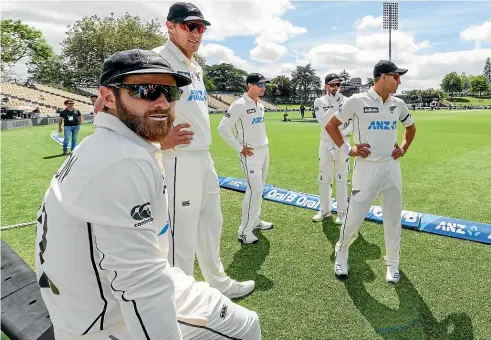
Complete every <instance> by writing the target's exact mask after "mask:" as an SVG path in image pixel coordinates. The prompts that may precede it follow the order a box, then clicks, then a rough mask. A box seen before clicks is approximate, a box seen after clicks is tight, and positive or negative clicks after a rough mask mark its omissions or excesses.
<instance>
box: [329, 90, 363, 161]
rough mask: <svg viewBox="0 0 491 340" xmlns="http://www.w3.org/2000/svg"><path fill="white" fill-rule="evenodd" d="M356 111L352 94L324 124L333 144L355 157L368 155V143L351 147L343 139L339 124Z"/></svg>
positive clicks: (354, 98) (351, 116) (348, 118)
mask: <svg viewBox="0 0 491 340" xmlns="http://www.w3.org/2000/svg"><path fill="white" fill-rule="evenodd" d="M355 112H356V97H354V96H352V97H350V98H348V100H347V101H346V102H345V103H344V105H342V106H340V107H339V109H338V110H337V112H336V113H335V114H334V115H333V116H331V118H329V121H328V122H327V125H326V131H327V133H328V134H329V136H330V137H331V139H332V140H333V142H334V144H336V146H337V147H338V148H340V149H341V151H343V152H344V153H346V154H347V155H349V156H352V157H356V156H360V157H363V158H365V157H368V155H369V154H370V145H368V144H357V145H355V146H354V147H351V146H350V145H349V144H348V143H347V142H345V141H344V139H343V135H342V134H341V131H340V130H339V126H340V125H341V124H343V123H345V122H347V121H348V120H350V119H352V118H353V115H354V114H355Z"/></svg>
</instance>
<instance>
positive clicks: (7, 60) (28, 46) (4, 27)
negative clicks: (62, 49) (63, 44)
mask: <svg viewBox="0 0 491 340" xmlns="http://www.w3.org/2000/svg"><path fill="white" fill-rule="evenodd" d="M1 45H2V48H1V64H0V68H1V72H2V73H3V72H4V71H6V70H7V69H8V68H9V67H11V66H13V65H14V64H15V63H17V62H18V61H19V60H21V59H22V58H25V57H27V58H29V59H30V60H32V59H37V60H44V59H47V58H50V57H51V56H53V54H54V53H53V49H52V48H51V46H49V45H48V43H47V42H46V40H45V39H44V37H43V34H42V33H41V32H40V31H39V30H37V29H35V28H33V27H30V26H28V25H25V24H23V23H22V22H21V21H20V20H17V21H13V20H11V19H7V20H1Z"/></svg>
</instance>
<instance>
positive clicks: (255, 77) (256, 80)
mask: <svg viewBox="0 0 491 340" xmlns="http://www.w3.org/2000/svg"><path fill="white" fill-rule="evenodd" d="M261 83H269V80H266V78H265V77H264V76H263V75H262V74H261V73H251V74H249V75H248V76H247V78H246V84H261Z"/></svg>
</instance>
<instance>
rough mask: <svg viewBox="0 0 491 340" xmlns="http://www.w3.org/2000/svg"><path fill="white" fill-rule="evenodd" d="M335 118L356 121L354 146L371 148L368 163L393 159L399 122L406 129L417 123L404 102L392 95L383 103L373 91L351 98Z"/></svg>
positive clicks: (354, 122)
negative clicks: (363, 144) (366, 144)
mask: <svg viewBox="0 0 491 340" xmlns="http://www.w3.org/2000/svg"><path fill="white" fill-rule="evenodd" d="M335 115H336V118H338V119H339V121H341V122H342V123H344V122H346V121H347V120H348V119H353V125H354V127H353V130H354V139H355V143H356V144H362V143H368V144H369V145H370V151H371V154H370V156H368V157H367V158H364V159H365V160H368V161H381V162H384V161H389V160H391V159H392V151H393V150H394V145H395V143H396V142H397V122H398V121H400V122H401V123H402V125H403V126H404V127H408V126H411V125H413V124H414V120H413V118H412V116H411V114H410V113H409V110H408V108H407V105H406V103H404V101H403V100H402V99H399V98H397V97H394V96H389V97H388V98H387V101H386V102H385V103H384V102H383V100H382V98H381V97H380V96H379V95H378V94H377V93H376V92H375V90H374V89H373V88H371V89H370V90H368V91H367V92H364V93H357V94H354V95H352V96H351V97H349V98H348V100H346V102H345V103H344V105H343V106H342V107H341V108H339V109H338V111H337V112H336V114H335Z"/></svg>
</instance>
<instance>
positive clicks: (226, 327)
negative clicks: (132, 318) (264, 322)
mask: <svg viewBox="0 0 491 340" xmlns="http://www.w3.org/2000/svg"><path fill="white" fill-rule="evenodd" d="M170 270H171V271H172V274H171V277H172V278H173V280H174V283H175V284H174V285H175V297H176V308H177V322H178V323H179V328H180V330H181V334H182V338H183V339H184V340H212V339H213V340H215V339H216V340H222V339H223V340H225V339H243V340H260V339H261V329H260V325H259V317H258V315H257V314H256V312H253V311H250V310H248V309H246V308H244V307H242V306H239V305H237V304H235V303H233V302H232V301H231V300H230V299H229V298H227V297H226V296H224V295H222V294H221V293H220V292H219V291H218V290H217V289H215V288H211V287H210V286H209V285H208V284H207V283H205V282H196V281H195V280H194V279H193V278H192V277H191V276H188V275H186V274H185V273H184V272H183V271H182V270H181V269H179V268H171V269H170ZM54 331H55V339H56V340H139V339H131V337H130V335H129V333H128V330H127V328H126V325H125V324H124V321H121V322H119V323H118V324H116V325H114V326H112V327H109V328H107V329H105V330H103V331H100V332H95V333H90V334H87V335H84V336H80V335H76V334H71V333H68V332H65V331H63V330H60V329H57V328H56V327H55V329H54ZM163 336H165V334H163Z"/></svg>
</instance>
